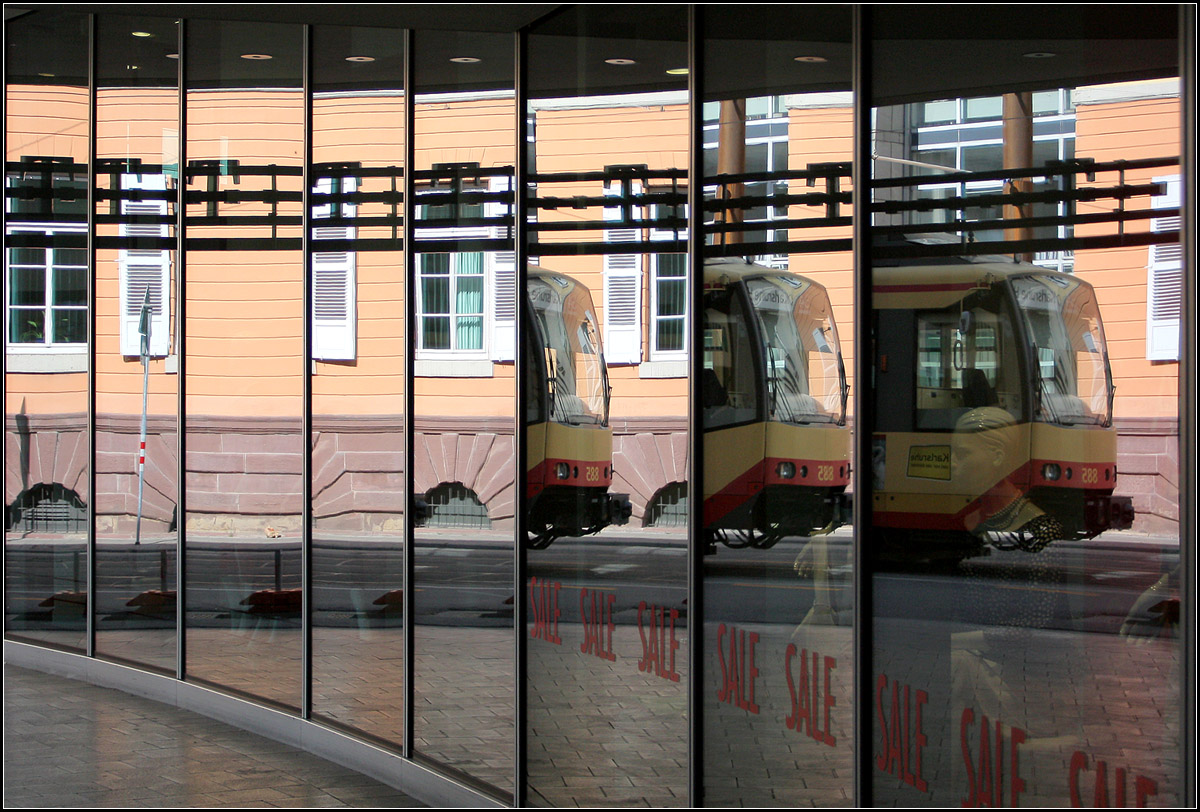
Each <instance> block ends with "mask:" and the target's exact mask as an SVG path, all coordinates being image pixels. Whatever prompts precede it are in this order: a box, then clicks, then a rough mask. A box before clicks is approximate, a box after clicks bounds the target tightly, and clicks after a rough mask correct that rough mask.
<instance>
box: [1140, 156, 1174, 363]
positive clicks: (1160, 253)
mask: <svg viewBox="0 0 1200 812" xmlns="http://www.w3.org/2000/svg"><path fill="white" fill-rule="evenodd" d="M1154 182H1155V183H1162V184H1164V185H1165V186H1166V191H1165V193H1164V194H1161V195H1155V196H1154V197H1152V198H1151V199H1150V205H1151V206H1152V207H1153V208H1155V209H1165V208H1175V207H1177V206H1179V205H1180V201H1181V199H1182V198H1181V194H1180V190H1181V186H1182V183H1181V180H1180V176H1179V175H1168V176H1165V177H1161V178H1154ZM1181 223H1182V219H1181V217H1180V215H1173V216H1171V217H1156V218H1154V219H1153V220H1151V221H1150V231H1151V232H1156V233H1157V232H1163V231H1178V230H1179V227H1180V225H1181ZM1182 285H1183V245H1182V243H1178V242H1176V243H1163V244H1160V245H1151V246H1150V247H1149V257H1148V261H1147V263H1146V360H1148V361H1178V360H1179V330H1180V324H1181V320H1180V316H1181V311H1182V305H1183V301H1182V295H1183V288H1182Z"/></svg>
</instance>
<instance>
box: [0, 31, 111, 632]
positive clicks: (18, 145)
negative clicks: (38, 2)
mask: <svg viewBox="0 0 1200 812" xmlns="http://www.w3.org/2000/svg"><path fill="white" fill-rule="evenodd" d="M4 33H5V56H6V70H5V77H6V85H5V122H6V123H5V138H4V142H5V158H4V160H5V184H4V186H5V189H4V192H5V212H6V214H5V218H4V223H5V233H4V244H5V248H4V251H5V263H4V264H5V274H6V279H5V283H4V290H5V303H4V304H5V307H6V308H7V309H8V310H7V315H6V319H5V322H6V325H7V329H6V331H5V345H4V361H5V363H4V367H5V376H4V398H5V401H4V415H5V450H4V465H5V480H4V481H5V485H4V504H5V511H4V545H5V552H4V566H5V583H4V590H5V591H4V601H5V609H4V617H5V622H4V629H5V634H6V636H8V637H9V638H11V639H25V640H31V641H36V642H39V643H47V644H50V645H53V646H57V647H61V648H68V649H75V650H82V649H84V648H85V647H86V645H87V636H86V629H87V602H88V587H87V578H88V569H87V568H88V563H87V525H88V510H89V507H90V505H89V503H90V501H91V494H90V493H89V485H88V482H89V467H90V465H91V462H90V460H89V445H90V444H89V439H88V412H89V406H88V382H87V369H88V351H89V345H88V329H87V324H88V287H87V273H88V256H87V250H86V246H87V241H86V237H87V195H88V191H87V186H88V154H89V149H88V63H87V53H88V18H87V16H86V15H83V14H73V13H71V12H67V11H60V10H53V9H50V10H41V11H35V12H31V13H27V14H25V15H23V16H21V17H20V18H19V19H14V20H12V21H10V22H7V23H6V24H5V29H4ZM46 133H54V134H55V135H54V137H52V138H47V137H46V136H45V134H46Z"/></svg>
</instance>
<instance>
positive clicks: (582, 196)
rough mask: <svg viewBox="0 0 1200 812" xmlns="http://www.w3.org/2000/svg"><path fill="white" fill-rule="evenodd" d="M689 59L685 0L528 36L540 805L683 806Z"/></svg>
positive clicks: (531, 730)
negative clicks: (615, 22)
mask: <svg viewBox="0 0 1200 812" xmlns="http://www.w3.org/2000/svg"><path fill="white" fill-rule="evenodd" d="M612 19H621V20H623V21H627V23H628V24H623V25H622V26H621V27H620V29H619V30H617V29H616V28H614V27H612V25H611V23H610V20H612ZM686 66H687V49H686V13H685V10H684V9H683V8H682V7H654V8H651V7H637V8H636V9H635V8H633V7H624V6H619V7H607V8H605V9H603V10H601V9H597V8H587V7H576V8H573V9H570V10H568V11H564V12H562V13H560V14H558V15H557V16H555V17H553V18H550V19H548V20H546V21H545V22H544V23H542V24H540V25H539V26H538V27H537V28H536V29H535V30H534V31H533V32H532V34H531V36H530V68H529V75H530V77H531V83H532V89H531V103H530V109H529V111H528V115H529V117H530V119H531V120H532V132H533V133H534V136H535V138H534V142H533V144H531V146H530V157H531V161H530V162H531V165H532V166H533V167H535V175H534V179H533V183H532V184H531V185H530V187H529V189H528V193H529V195H530V206H531V211H532V212H533V213H534V215H535V217H536V222H535V223H531V224H530V231H531V232H532V234H533V235H534V238H533V239H534V244H533V245H532V246H531V248H530V255H531V257H534V258H536V259H534V261H533V264H531V265H530V268H529V274H528V286H527V290H526V291H524V292H523V293H524V298H525V306H526V308H527V329H526V331H525V340H524V341H523V342H522V343H523V346H522V352H523V353H525V369H526V370H528V374H527V377H526V379H525V380H524V381H523V382H522V385H523V386H524V387H525V390H526V393H527V397H528V405H529V409H528V412H527V414H526V415H525V421H526V442H527V445H526V457H525V460H524V465H523V468H522V470H523V471H524V487H525V498H526V515H527V516H528V519H527V529H528V536H527V538H526V539H525V543H526V545H527V546H526V553H527V559H526V560H527V562H528V567H527V569H528V583H527V585H526V589H527V590H528V591H527V594H526V596H525V600H526V602H527V605H528V611H527V613H526V617H525V618H524V624H523V633H524V634H525V635H527V641H526V659H525V667H526V673H527V675H528V677H527V679H528V684H527V686H526V696H527V698H528V705H527V707H528V719H527V735H526V741H525V751H526V754H527V765H528V777H527V784H526V792H527V793H528V800H529V803H531V804H534V805H539V806H573V805H583V806H625V805H651V806H680V805H686V804H687V802H688V790H687V775H688V772H687V757H688V754H687V719H686V710H687V685H688V673H689V672H688V667H687V663H688V622H689V617H688V607H687V602H686V596H687V533H686V526H687V498H688V488H689V482H688V476H687V443H688V426H687V417H686V415H687V376H688V357H689V354H688V336H689V334H690V314H689V313H688V312H687V310H688V308H687V301H688V290H689V265H688V262H687V256H686V229H685V225H686V223H685V221H684V219H683V214H684V205H683V204H684V203H685V202H686V195H685V192H684V189H685V188H686V181H687V154H688V152H687V133H688V126H687V112H688V104H687V93H686V75H685V74H686ZM681 69H682V70H683V73H678V71H680V70H681ZM669 71H676V73H669ZM568 201H570V202H568Z"/></svg>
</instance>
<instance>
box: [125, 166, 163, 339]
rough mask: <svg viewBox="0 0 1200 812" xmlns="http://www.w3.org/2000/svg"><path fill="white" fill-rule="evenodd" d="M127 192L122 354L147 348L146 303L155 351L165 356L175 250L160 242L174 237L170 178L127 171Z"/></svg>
mask: <svg viewBox="0 0 1200 812" xmlns="http://www.w3.org/2000/svg"><path fill="white" fill-rule="evenodd" d="M120 183H121V190H122V191H125V192H130V194H129V195H126V196H125V197H126V198H127V199H123V200H122V201H121V214H122V216H123V221H122V223H121V225H120V234H121V237H122V238H123V240H122V245H123V247H122V248H121V250H120V252H119V257H118V265H119V269H120V271H119V273H120V282H121V301H120V308H121V354H122V355H124V356H134V355H140V354H141V352H142V346H141V344H142V337H141V314H142V305H143V304H145V303H147V302H148V303H149V307H150V324H149V327H150V346H149V354H150V355H151V356H152V357H155V358H161V357H163V356H166V355H168V354H169V353H170V349H171V319H170V315H171V307H170V297H171V253H172V252H171V251H168V250H163V249H162V248H160V247H158V246H157V245H156V243H160V241H161V240H162V239H165V238H167V237H168V236H170V227H169V225H168V219H169V212H168V207H167V200H166V197H167V195H168V193H169V194H174V190H173V189H168V184H167V176H166V175H162V174H158V175H152V174H144V175H135V174H124V175H121V176H120Z"/></svg>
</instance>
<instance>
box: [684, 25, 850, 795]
mask: <svg viewBox="0 0 1200 812" xmlns="http://www.w3.org/2000/svg"><path fill="white" fill-rule="evenodd" d="M703 19H704V32H703V33H704V50H703V53H704V67H705V70H704V76H705V78H706V82H705V86H704V87H703V88H702V89H701V92H702V94H703V98H704V100H705V101H706V102H709V103H712V105H713V108H712V113H711V114H710V115H708V116H706V117H705V121H704V149H705V151H706V153H712V154H713V155H715V160H714V161H711V162H707V165H708V166H711V167H713V170H714V171H712V172H711V173H708V174H706V176H705V178H704V181H703V182H704V197H705V201H706V210H705V212H704V214H703V217H704V224H705V232H706V236H705V249H704V251H705V266H704V277H703V285H704V288H703V290H704V294H703V304H704V313H703V319H702V321H701V325H702V328H703V330H704V359H703V365H702V368H701V371H700V375H701V381H700V384H701V385H700V389H701V399H702V413H701V414H702V423H701V425H702V431H703V434H702V437H703V452H704V456H703V459H704V507H703V513H702V519H703V534H704V535H703V540H704V562H703V570H702V572H703V578H704V582H703V594H704V607H703V626H702V628H703V645H704V649H705V650H704V658H703V659H704V669H705V670H704V677H703V680H702V681H701V694H700V701H701V702H702V703H703V738H702V739H701V741H702V743H703V752H702V766H703V773H702V776H703V792H704V803H705V804H706V805H710V806H784V807H788V806H838V805H843V806H844V805H849V804H851V803H852V799H853V798H854V787H853V783H852V774H853V765H854V760H853V759H854V727H853V718H854V704H853V686H854V679H853V676H854V659H853V656H852V655H853V633H854V624H853V611H852V610H853V598H854V596H853V592H852V589H851V577H852V568H851V561H852V556H851V550H852V544H853V542H854V536H853V530H852V528H851V526H850V518H851V517H850V510H849V507H850V505H849V501H848V498H847V490H848V486H849V485H850V466H849V463H850V448H851V434H850V429H849V426H848V425H847V420H846V407H847V393H848V382H847V379H846V369H847V366H848V365H849V364H850V361H849V360H848V359H849V356H850V350H851V346H850V343H849V341H848V340H847V339H848V338H849V337H851V336H852V335H853V329H852V323H851V314H852V302H853V298H852V290H853V285H852V279H853V271H852V269H853V260H852V256H851V251H850V223H851V219H850V214H851V198H850V194H849V193H848V192H847V191H845V190H846V189H848V188H849V184H850V161H851V159H852V157H853V152H852V144H853V130H852V122H853V108H852V98H851V94H850V92H849V91H850V81H851V49H850V31H851V28H850V22H851V21H850V13H849V11H848V10H842V11H832V10H831V9H829V8H826V7H822V8H821V9H819V10H818V11H812V10H809V9H802V8H800V7H793V8H791V9H784V8H782V7H780V8H778V9H774V10H773V11H772V14H771V15H770V19H769V20H768V19H756V20H753V21H751V20H749V19H746V15H745V14H744V13H743V12H742V11H741V10H734V9H733V8H732V7H730V8H729V9H723V8H720V7H709V8H706V9H705V13H704V17H703ZM789 32H790V33H789ZM764 92H769V93H770V94H771V97H770V98H772V99H773V100H774V103H773V104H772V105H770V107H771V109H773V110H775V111H776V112H775V114H774V117H773V118H772V119H771V128H770V129H769V131H768V132H769V135H767V138H768V139H769V141H770V143H772V144H773V145H775V144H777V145H779V146H778V147H777V148H776V149H774V150H772V152H771V164H770V165H761V164H760V165H758V166H755V161H754V152H755V151H754V149H753V144H751V143H750V141H751V139H755V138H756V137H760V136H759V132H758V131H757V130H756V129H755V128H754V127H753V126H748V125H747V121H746V119H747V115H746V111H748V110H749V109H750V105H751V102H752V101H753V99H752V98H748V97H752V96H754V95H759V94H762V93H764ZM706 107H707V106H706ZM764 196H765V197H766V200H765V201H764V200H763V197H764ZM839 333H840V335H841V340H840V341H839Z"/></svg>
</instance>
